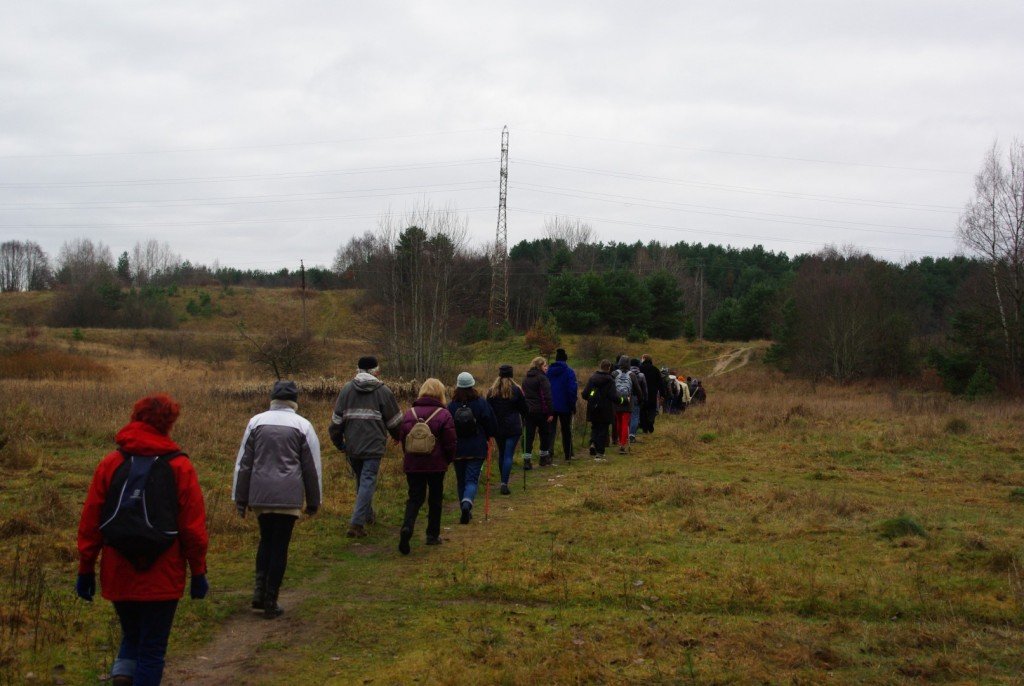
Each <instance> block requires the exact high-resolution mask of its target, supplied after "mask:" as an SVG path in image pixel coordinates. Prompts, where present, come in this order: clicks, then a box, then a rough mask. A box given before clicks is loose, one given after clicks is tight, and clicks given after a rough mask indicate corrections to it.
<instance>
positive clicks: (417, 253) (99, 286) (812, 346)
mask: <svg viewBox="0 0 1024 686" xmlns="http://www.w3.org/2000/svg"><path fill="white" fill-rule="evenodd" d="M544 232H545V234H546V236H545V237H544V238H540V239H534V240H524V241H520V242H519V243H517V244H516V245H514V246H513V247H512V248H511V250H510V251H509V299H508V306H509V312H508V321H507V322H506V323H505V324H504V325H503V326H499V327H497V328H495V327H493V326H491V325H490V324H489V322H488V304H489V299H488V297H487V296H488V294H489V292H490V285H491V277H492V274H491V260H490V253H489V248H488V247H486V246H477V247H474V246H472V245H470V244H469V243H468V242H467V240H466V233H467V231H466V221H465V219H464V218H461V217H459V215H458V213H457V212H455V211H454V210H452V209H443V210H434V209H432V208H430V207H422V208H418V209H417V210H415V211H413V212H412V213H411V214H409V215H407V216H404V217H397V216H395V215H391V214H387V215H384V216H383V217H381V219H380V220H379V222H378V226H377V227H376V229H373V230H369V231H366V232H365V233H364V234H363V235H359V236H355V237H353V238H352V239H350V240H349V241H348V242H347V243H345V244H344V245H341V246H340V247H339V248H338V251H337V253H336V255H335V258H334V262H333V264H332V265H331V267H330V268H327V267H312V268H310V269H306V270H305V271H304V273H300V271H299V270H297V269H291V270H289V269H281V270H278V271H275V272H267V271H261V270H239V269H233V268H222V267H219V266H218V265H216V264H214V265H213V266H204V265H194V264H192V263H190V262H188V261H183V260H181V258H180V257H179V256H178V255H177V254H175V253H174V252H173V251H172V249H171V248H170V246H169V245H167V244H166V243H158V242H157V241H153V240H150V241H147V242H145V243H138V244H136V246H135V247H134V249H133V250H132V251H130V252H129V251H125V252H123V253H122V254H121V255H120V256H119V257H118V259H117V260H115V259H114V258H113V256H112V254H111V252H110V250H109V248H107V247H106V246H104V245H103V244H102V243H94V242H92V241H91V240H88V239H77V240H73V241H69V242H68V243H65V245H64V246H63V247H62V248H61V251H60V253H59V254H58V256H57V259H56V261H55V263H54V264H53V265H52V266H51V263H50V260H49V258H48V256H47V255H46V253H45V252H43V251H42V249H41V248H40V247H39V246H38V245H37V244H35V243H32V242H19V241H8V242H5V243H3V244H2V245H0V278H2V281H0V286H2V288H3V290H6V291H10V290H36V289H46V288H55V289H56V290H57V296H56V297H55V299H54V305H53V312H52V315H51V323H53V324H56V325H61V326H135V327H142V326H157V327H159V326H173V325H174V318H173V317H172V316H171V313H170V307H169V304H168V303H167V296H168V295H169V294H170V293H171V292H172V291H173V289H174V288H176V287H179V286H189V285H204V286H209V285H220V286H222V287H225V288H226V287H229V286H265V287H298V286H299V285H300V283H301V280H302V279H303V278H305V282H306V285H307V286H308V287H310V288H314V289H331V288H357V289H360V290H361V291H362V296H361V302H360V308H361V314H362V315H363V316H365V317H366V318H367V319H368V320H370V321H372V322H373V323H374V324H375V325H376V326H375V327H372V328H374V329H376V330H379V331H381V332H382V334H381V339H380V340H379V341H375V343H377V344H378V345H379V348H378V349H380V350H381V351H386V352H387V354H388V357H389V360H390V361H391V363H392V365H391V366H392V368H393V369H397V370H400V373H402V374H406V375H411V376H417V377H420V378H422V376H424V375H426V374H429V373H437V371H438V370H440V369H444V368H445V366H446V365H447V364H449V363H450V362H451V361H452V356H453V355H455V354H456V348H455V347H454V346H455V345H456V344H458V343H472V342H475V341H477V340H480V339H482V338H487V337H507V336H508V335H509V334H510V333H511V332H512V331H526V330H529V329H535V330H539V329H542V330H543V331H545V332H546V334H551V332H557V331H559V330H560V331H565V332H569V333H577V334H605V333H607V334H616V335H622V336H625V337H627V338H629V339H630V340H637V341H639V340H645V339H646V338H647V337H649V336H653V337H659V338H674V337H677V336H680V335H684V336H686V337H688V338H696V337H704V338H708V339H711V340H738V341H744V340H752V339H770V340H772V341H773V346H772V349H771V357H772V359H773V360H774V361H775V362H776V363H777V364H778V365H780V366H781V367H782V368H784V369H786V370H788V371H790V372H793V373H797V374H801V375H804V376H808V377H822V378H824V377H828V378H833V379H836V380H839V381H843V382H845V381H852V380H855V379H858V378H898V377H901V376H907V375H912V374H916V373H917V372H918V371H919V369H920V367H921V366H922V365H923V364H925V363H927V364H928V365H930V366H932V367H934V368H935V369H936V370H937V371H938V373H939V374H940V376H941V377H942V378H943V380H944V381H945V383H946V384H947V386H948V388H949V389H950V390H951V391H953V392H956V393H971V394H974V393H980V392H986V391H988V390H991V389H992V388H994V387H996V386H999V387H1001V388H1003V389H1005V390H1007V391H1010V392H1013V393H1019V392H1020V391H1021V388H1022V382H1024V379H1022V375H1024V146H1022V145H1021V144H1020V143H1014V144H1013V145H1012V146H1010V149H1009V151H1008V153H1007V154H1005V155H1004V154H1003V152H1002V150H1000V149H999V148H998V147H997V146H993V147H992V149H991V150H990V151H989V152H988V154H987V155H986V158H985V161H984V164H983V167H982V170H981V171H980V172H979V173H978V175H977V177H976V179H975V185H974V195H973V197H972V199H971V201H970V202H969V203H968V204H967V206H966V207H965V209H964V212H963V213H962V215H961V217H960V221H959V224H958V229H957V235H958V238H959V242H960V244H961V246H963V247H964V248H965V249H966V251H967V252H968V253H969V254H968V255H963V256H957V257H948V258H947V257H942V258H931V257H926V258H923V259H921V260H917V261H914V262H909V263H906V264H895V263H891V262H887V261H884V260H880V259H877V258H875V257H872V256H870V255H868V254H865V253H862V252H859V251H857V250H855V249H844V250H840V249H836V248H827V249H825V250H822V251H820V252H818V253H815V254H803V255H797V256H795V257H789V256H788V255H786V254H785V253H781V252H779V253H776V252H772V251H768V250H765V249H764V248H763V247H762V246H759V245H756V246H753V247H750V248H733V247H728V246H720V245H713V244H708V245H705V244H702V243H688V242H685V241H680V242H678V243H675V244H671V245H666V244H662V243H659V242H657V241H649V242H647V243H643V242H640V241H637V242H634V243H623V242H608V243H605V242H600V241H596V240H594V232H593V229H592V228H591V227H590V226H589V225H587V224H586V223H584V222H581V221H579V220H577V219H567V218H553V219H549V220H548V221H547V222H546V223H545V225H544ZM549 337H550V336H549Z"/></svg>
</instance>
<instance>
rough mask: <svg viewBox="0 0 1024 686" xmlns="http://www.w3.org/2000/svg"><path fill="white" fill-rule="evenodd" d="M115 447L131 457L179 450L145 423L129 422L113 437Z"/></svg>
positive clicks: (172, 442) (166, 437)
mask: <svg viewBox="0 0 1024 686" xmlns="http://www.w3.org/2000/svg"><path fill="white" fill-rule="evenodd" d="M114 441H115V442H116V443H117V447H119V448H121V449H122V450H124V451H125V452H127V453H131V454H133V455H165V454H167V453H173V452H176V451H178V450H181V448H180V447H179V446H178V444H177V443H175V442H174V441H172V440H171V438H170V436H167V435H166V434H162V433H160V432H159V431H157V430H156V429H154V428H153V427H152V426H150V425H149V424H146V423H145V422H129V423H127V424H125V425H124V426H123V427H122V428H121V430H120V431H118V432H117V435H116V436H115V437H114Z"/></svg>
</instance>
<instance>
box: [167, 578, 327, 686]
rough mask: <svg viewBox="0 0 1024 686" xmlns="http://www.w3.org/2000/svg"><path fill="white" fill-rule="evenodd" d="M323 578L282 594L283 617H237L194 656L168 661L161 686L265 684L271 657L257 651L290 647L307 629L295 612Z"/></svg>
mask: <svg viewBox="0 0 1024 686" xmlns="http://www.w3.org/2000/svg"><path fill="white" fill-rule="evenodd" d="M326 576H327V572H326V571H325V572H323V573H321V575H320V576H319V577H317V579H314V580H311V581H309V582H307V583H306V584H304V585H303V586H302V587H300V588H295V589H284V590H283V591H281V599H280V604H281V606H282V607H283V608H285V613H284V614H283V615H282V616H280V617H278V618H277V619H274V620H266V619H264V618H263V615H262V614H261V613H259V612H256V611H251V612H250V611H246V612H244V613H239V614H237V615H235V616H234V617H232V618H231V619H229V620H228V621H227V622H225V623H224V625H223V626H221V627H220V628H219V629H218V630H217V635H216V636H215V637H214V639H213V640H212V641H211V642H210V643H208V644H206V645H205V646H202V647H201V648H199V649H198V650H196V651H195V653H192V654H188V655H176V656H172V657H170V658H169V659H168V661H167V667H166V669H165V670H164V679H163V683H165V684H167V685H168V686H228V685H229V684H236V685H239V686H244V685H245V684H257V683H260V681H261V680H263V682H264V683H265V681H266V677H267V671H268V663H269V664H272V662H273V656H272V655H270V654H261V653H259V652H258V649H259V647H260V646H261V645H262V644H264V643H266V642H268V641H279V642H281V643H289V644H290V643H292V642H293V641H294V640H295V637H296V635H298V634H300V633H302V631H303V630H304V628H306V627H308V622H307V623H304V622H303V621H302V619H301V617H300V614H299V613H298V612H297V611H294V608H297V607H298V606H299V605H300V604H301V603H302V601H303V600H304V599H305V598H306V597H307V596H308V595H309V594H310V590H309V589H310V587H311V586H314V585H316V583H317V582H318V581H320V580H322V579H325V578H326ZM289 609H292V610H293V611H292V612H289V611H288V610H289Z"/></svg>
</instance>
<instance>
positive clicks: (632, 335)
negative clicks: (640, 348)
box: [626, 326, 648, 343]
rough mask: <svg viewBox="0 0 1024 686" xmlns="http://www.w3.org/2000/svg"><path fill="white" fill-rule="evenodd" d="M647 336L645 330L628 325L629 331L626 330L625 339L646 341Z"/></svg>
mask: <svg viewBox="0 0 1024 686" xmlns="http://www.w3.org/2000/svg"><path fill="white" fill-rule="evenodd" d="M647 338H648V336H647V331H646V330H645V329H640V328H637V327H636V326H631V327H629V331H627V332H626V340H627V341H629V342H630V343H646V342H647Z"/></svg>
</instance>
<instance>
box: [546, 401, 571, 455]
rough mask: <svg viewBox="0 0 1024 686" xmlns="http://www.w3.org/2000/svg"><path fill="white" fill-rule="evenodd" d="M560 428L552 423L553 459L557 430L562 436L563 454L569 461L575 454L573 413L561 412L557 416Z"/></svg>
mask: <svg viewBox="0 0 1024 686" xmlns="http://www.w3.org/2000/svg"><path fill="white" fill-rule="evenodd" d="M555 418H556V421H557V422H558V426H555V422H552V423H551V457H554V456H555V430H556V429H558V432H559V433H560V434H562V454H563V455H565V458H566V459H568V458H570V457H572V456H573V455H574V454H575V453H573V450H572V413H571V412H559V413H557V414H555Z"/></svg>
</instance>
